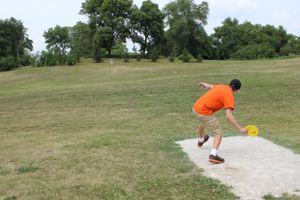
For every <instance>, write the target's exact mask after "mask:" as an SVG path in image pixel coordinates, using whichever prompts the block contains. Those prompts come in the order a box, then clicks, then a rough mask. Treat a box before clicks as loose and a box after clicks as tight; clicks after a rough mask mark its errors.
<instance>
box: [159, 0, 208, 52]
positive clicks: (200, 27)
mask: <svg viewBox="0 0 300 200" xmlns="http://www.w3.org/2000/svg"><path fill="white" fill-rule="evenodd" d="M208 12H209V9H208V3H207V2H206V1H204V2H202V3H200V4H195V3H194V1H193V0H176V1H174V2H171V3H168V4H167V5H166V6H165V8H164V13H165V15H166V17H167V20H166V22H167V27H168V28H169V29H168V31H167V39H168V48H169V49H172V51H174V52H173V53H176V54H177V55H178V54H180V53H182V51H183V50H184V49H186V50H187V51H188V52H190V53H191V54H192V55H193V56H194V57H197V55H199V54H201V55H203V56H204V57H209V54H210V51H211V50H210V48H211V44H210V40H209V38H208V36H207V34H206V32H205V30H204V25H206V24H207V15H208Z"/></svg>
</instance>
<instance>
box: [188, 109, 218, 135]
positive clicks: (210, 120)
mask: <svg viewBox="0 0 300 200" xmlns="http://www.w3.org/2000/svg"><path fill="white" fill-rule="evenodd" d="M193 113H194V114H196V115H197V116H198V119H199V121H200V126H202V127H204V128H207V129H208V130H210V131H211V132H212V133H213V134H214V135H216V134H219V135H223V131H222V129H221V126H220V123H219V121H218V119H217V118H216V117H215V116H214V115H210V116H209V115H200V114H198V113H196V112H195V111H194V109H193Z"/></svg>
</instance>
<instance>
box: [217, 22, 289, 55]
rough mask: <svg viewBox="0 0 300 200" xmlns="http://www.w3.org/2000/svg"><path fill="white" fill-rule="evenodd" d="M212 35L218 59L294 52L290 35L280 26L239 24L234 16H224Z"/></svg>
mask: <svg viewBox="0 0 300 200" xmlns="http://www.w3.org/2000/svg"><path fill="white" fill-rule="evenodd" d="M212 38H213V41H214V47H215V58H217V59H228V58H238V59H256V58H270V57H275V56H278V55H287V54H289V53H291V52H295V50H293V48H292V46H291V45H290V43H291V42H290V41H291V40H292V39H293V37H292V36H291V35H289V34H287V32H286V31H285V30H284V29H283V27H282V26H279V27H278V28H276V27H274V26H271V25H266V26H262V25H259V24H256V25H253V24H251V23H250V22H244V23H242V24H239V22H238V20H237V19H231V18H226V19H225V20H224V21H223V23H222V26H220V27H216V28H215V32H214V34H212ZM287 45H288V46H287ZM286 46H287V47H286Z"/></svg>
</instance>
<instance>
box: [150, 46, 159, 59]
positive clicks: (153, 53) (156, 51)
mask: <svg viewBox="0 0 300 200" xmlns="http://www.w3.org/2000/svg"><path fill="white" fill-rule="evenodd" d="M159 54H160V51H159V49H158V48H153V49H152V50H151V51H150V52H149V58H150V59H151V60H152V62H156V61H157V60H158V58H159Z"/></svg>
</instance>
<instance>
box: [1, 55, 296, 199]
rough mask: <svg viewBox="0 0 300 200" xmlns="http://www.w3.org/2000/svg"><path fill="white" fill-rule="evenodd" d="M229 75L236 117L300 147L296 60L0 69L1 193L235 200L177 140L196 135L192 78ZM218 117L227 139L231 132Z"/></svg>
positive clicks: (12, 196)
mask: <svg viewBox="0 0 300 200" xmlns="http://www.w3.org/2000/svg"><path fill="white" fill-rule="evenodd" d="M233 78H239V79H240V80H241V81H242V89H241V91H240V93H238V94H237V95H236V98H235V99H236V109H235V116H236V119H237V120H238V121H239V122H240V123H241V124H243V125H247V124H255V125H257V126H258V127H259V128H260V130H261V136H262V137H264V138H267V139H269V140H272V141H274V142H275V143H277V144H280V145H282V146H285V147H287V148H289V149H292V150H293V151H295V152H296V153H300V134H299V130H300V123H299V119H300V100H299V99H300V59H299V58H296V59H285V60H260V61H245V62H241V61H204V62H203V63H181V62H175V63H170V62H168V61H167V60H159V61H158V62H157V63H152V62H149V61H143V60H142V61H141V62H136V61H132V62H129V63H123V62H122V61H119V60H116V61H115V62H114V63H113V64H109V63H108V62H105V63H100V64H95V63H91V62H88V61H84V62H83V63H82V64H80V65H77V66H74V67H70V66H60V67H44V68H32V67H26V68H20V69H18V70H14V71H10V72H2V73H0V152H1V154H0V199H66V200H67V199H155V200H156V199H182V200H186V199H201V200H203V199H204V200H205V199H207V200H212V199H222V200H223V199H236V197H235V196H234V195H233V194H232V193H230V191H229V188H228V187H227V186H225V185H222V184H220V183H219V182H218V181H216V180H212V179H209V178H206V177H204V176H202V174H201V169H197V168H196V167H195V166H194V165H193V164H192V163H191V162H190V161H189V159H188V158H187V156H186V155H185V154H184V153H183V152H182V151H181V149H180V148H179V146H177V145H176V144H175V141H177V140H181V139H185V138H194V137H196V136H197V125H198V122H197V118H196V117H195V116H193V115H192V113H191V108H192V106H193V104H194V102H195V101H196V100H197V98H198V97H199V96H200V95H202V94H203V93H204V92H205V90H203V89H199V88H198V87H197V84H198V82H199V81H206V82H208V83H212V84H216V83H228V82H229V81H230V80H231V79H233ZM217 116H218V117H219V119H220V122H221V124H222V126H223V128H224V131H225V135H226V136H230V135H239V133H237V131H236V130H234V129H233V128H232V127H231V126H230V125H229V124H228V123H227V122H226V119H225V114H224V112H223V111H221V112H220V113H218V114H217ZM195 145H196V144H195ZM249 150H251V149H249ZM237 153H238V152H237ZM221 154H222V152H221ZM267 198H268V199H272V197H267ZM296 198H297V197H292V196H289V197H288V196H284V197H282V198H281V199H296ZM276 199H277V198H276Z"/></svg>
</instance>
